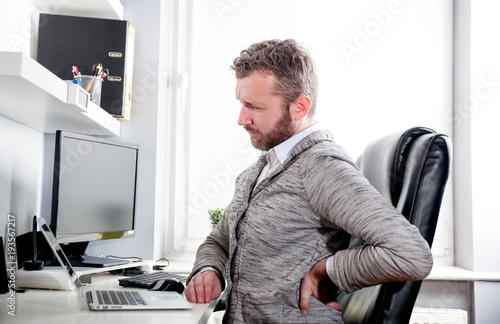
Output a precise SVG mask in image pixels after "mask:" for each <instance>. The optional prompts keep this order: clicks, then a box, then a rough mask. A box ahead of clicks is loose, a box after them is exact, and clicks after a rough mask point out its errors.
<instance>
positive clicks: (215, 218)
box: [208, 208, 224, 229]
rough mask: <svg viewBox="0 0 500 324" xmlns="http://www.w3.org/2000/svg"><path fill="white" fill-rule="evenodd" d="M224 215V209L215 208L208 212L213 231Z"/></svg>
mask: <svg viewBox="0 0 500 324" xmlns="http://www.w3.org/2000/svg"><path fill="white" fill-rule="evenodd" d="M222 214H224V208H215V209H209V210H208V215H209V216H210V221H211V223H212V229H214V228H215V226H216V225H217V223H218V222H219V221H220V219H221V218H222Z"/></svg>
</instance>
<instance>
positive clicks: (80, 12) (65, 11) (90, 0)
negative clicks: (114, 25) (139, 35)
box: [30, 0, 123, 20]
mask: <svg viewBox="0 0 500 324" xmlns="http://www.w3.org/2000/svg"><path fill="white" fill-rule="evenodd" d="M30 1H31V3H32V4H33V5H34V6H35V7H36V8H37V9H38V10H40V12H43V13H48V14H55V15H66V16H80V17H93V18H107V19H119V20H123V5H122V4H121V2H120V0H71V1H62V2H61V1H47V0H30Z"/></svg>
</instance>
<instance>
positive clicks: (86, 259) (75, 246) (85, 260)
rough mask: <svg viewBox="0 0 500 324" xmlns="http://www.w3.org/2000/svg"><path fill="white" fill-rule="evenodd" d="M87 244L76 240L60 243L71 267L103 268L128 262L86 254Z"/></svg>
mask: <svg viewBox="0 0 500 324" xmlns="http://www.w3.org/2000/svg"><path fill="white" fill-rule="evenodd" d="M88 245H89V242H76V243H69V244H62V245H61V248H62V250H63V251H64V253H65V254H66V255H67V256H68V259H69V262H71V265H72V266H73V267H91V268H104V267H111V266H117V265H123V264H127V263H128V262H127V260H120V259H113V258H101V257H95V256H90V255H87V254H86V253H85V250H87V246H88ZM48 265H49V266H50V265H52V262H49V263H48ZM55 265H59V263H58V262H57V261H56V262H55Z"/></svg>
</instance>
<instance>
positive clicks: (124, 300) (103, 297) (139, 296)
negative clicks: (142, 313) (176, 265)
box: [37, 216, 193, 311]
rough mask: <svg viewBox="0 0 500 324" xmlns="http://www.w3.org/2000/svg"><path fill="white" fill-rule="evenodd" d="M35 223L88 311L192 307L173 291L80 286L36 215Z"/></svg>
mask: <svg viewBox="0 0 500 324" xmlns="http://www.w3.org/2000/svg"><path fill="white" fill-rule="evenodd" d="M37 223H38V225H39V226H40V229H41V232H42V234H43V236H44V237H45V239H46V240H47V243H48V245H49V246H50V248H51V249H52V252H54V255H55V257H56V258H57V260H58V261H59V264H61V266H62V267H63V269H64V270H66V271H65V272H66V273H67V274H68V276H69V278H70V280H71V281H72V282H73V283H74V284H75V286H76V287H77V289H78V290H80V293H81V296H82V297H83V300H84V302H85V303H86V304H87V306H88V307H89V309H91V310H96V311H108V310H155V309H190V308H192V307H193V305H192V304H191V303H189V302H188V301H187V300H186V299H185V298H184V297H183V296H182V295H180V294H178V293H177V292H175V291H149V290H129V289H114V290H108V289H105V290H97V289H89V288H88V287H86V286H85V285H83V284H82V282H81V280H80V278H79V277H78V274H77V273H76V272H75V271H74V270H73V267H72V266H71V263H70V262H69V260H68V258H67V257H66V254H65V253H64V251H63V250H62V248H61V246H60V245H59V242H58V241H57V239H56V237H55V236H54V234H53V233H52V231H51V230H50V228H49V226H48V225H47V223H46V222H45V219H43V217H40V216H37Z"/></svg>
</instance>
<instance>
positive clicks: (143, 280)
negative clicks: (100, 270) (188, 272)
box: [118, 271, 187, 288]
mask: <svg viewBox="0 0 500 324" xmlns="http://www.w3.org/2000/svg"><path fill="white" fill-rule="evenodd" d="M160 279H177V280H179V281H180V282H182V283H183V284H186V279H187V276H183V275H180V274H176V273H171V272H165V271H154V272H150V273H146V274H142V275H138V276H132V277H128V278H123V279H118V283H119V285H120V286H123V287H138V288H148V287H149V286H150V285H151V284H153V283H155V282H157V281H158V280H160Z"/></svg>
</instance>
